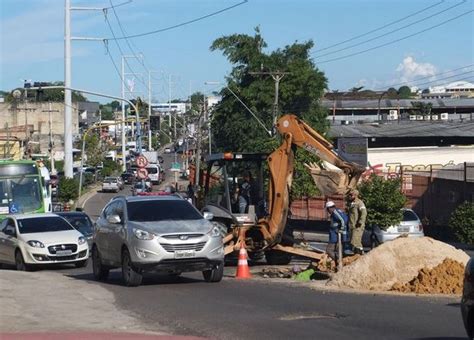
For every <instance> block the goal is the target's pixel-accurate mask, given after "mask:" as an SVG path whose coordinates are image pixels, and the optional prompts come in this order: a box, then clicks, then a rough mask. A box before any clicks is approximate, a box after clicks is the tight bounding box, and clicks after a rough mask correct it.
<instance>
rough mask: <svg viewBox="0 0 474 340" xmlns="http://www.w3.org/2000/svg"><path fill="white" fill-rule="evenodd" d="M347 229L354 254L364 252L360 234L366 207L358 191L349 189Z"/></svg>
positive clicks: (365, 216)
mask: <svg viewBox="0 0 474 340" xmlns="http://www.w3.org/2000/svg"><path fill="white" fill-rule="evenodd" d="M348 196H349V201H350V205H349V229H350V232H351V246H352V250H353V251H354V253H356V254H361V255H362V254H364V248H363V247H362V235H363V234H364V229H365V220H366V218H367V209H366V208H365V204H364V202H362V200H361V199H360V198H359V191H357V190H351V191H350V192H349V195H348Z"/></svg>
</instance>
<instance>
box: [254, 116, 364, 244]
mask: <svg viewBox="0 0 474 340" xmlns="http://www.w3.org/2000/svg"><path fill="white" fill-rule="evenodd" d="M276 127H277V129H278V131H279V132H280V134H281V135H282V144H281V145H280V147H279V148H278V149H276V150H275V151H274V152H273V153H272V154H270V156H269V157H268V165H269V171H270V185H269V197H268V203H269V205H268V208H269V212H270V214H269V216H267V217H265V218H263V219H261V220H260V221H259V224H260V225H261V226H262V227H263V228H261V230H262V231H263V233H264V237H265V240H266V241H267V243H268V245H269V246H275V245H276V244H278V243H279V242H280V240H281V237H282V234H283V231H284V229H285V225H286V220H287V216H288V210H289V205H290V204H289V197H290V188H291V183H292V179H293V169H294V152H293V148H292V147H293V146H297V147H301V148H303V149H305V150H307V151H309V152H311V153H313V154H314V155H316V156H318V157H319V158H320V159H321V160H323V161H325V162H327V163H329V164H331V165H332V166H334V167H336V168H337V169H332V170H331V169H328V168H324V166H323V167H319V166H318V165H316V164H311V165H306V166H307V167H308V168H309V170H310V171H311V175H312V177H313V180H314V181H315V183H316V186H317V187H318V188H319V190H320V191H321V193H322V194H324V195H330V194H345V193H346V191H347V190H348V189H350V188H355V186H356V185H357V182H358V180H359V178H360V176H361V175H362V173H363V172H364V170H365V169H364V168H362V167H361V166H359V165H357V164H355V163H351V162H347V161H345V160H343V159H342V158H341V157H339V156H338V155H337V153H336V152H335V151H334V150H333V146H332V145H331V143H329V142H328V141H327V140H326V139H325V138H324V137H323V136H321V135H320V134H319V133H317V132H316V131H315V130H314V129H312V128H311V127H310V126H309V125H308V124H306V123H304V122H303V121H301V120H300V119H298V118H297V117H296V116H294V115H285V116H282V117H281V118H280V119H279V120H278V122H277V126H276Z"/></svg>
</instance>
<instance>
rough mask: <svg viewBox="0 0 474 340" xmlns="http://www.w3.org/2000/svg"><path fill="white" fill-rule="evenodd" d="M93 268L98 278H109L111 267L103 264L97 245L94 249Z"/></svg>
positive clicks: (101, 279)
mask: <svg viewBox="0 0 474 340" xmlns="http://www.w3.org/2000/svg"><path fill="white" fill-rule="evenodd" d="M92 270H93V272H94V278H95V279H96V280H99V281H105V280H107V277H108V276H109V268H107V267H105V266H104V265H103V264H102V259H101V258H100V253H99V250H98V249H97V247H96V246H94V248H93V249H92Z"/></svg>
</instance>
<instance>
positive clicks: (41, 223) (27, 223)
mask: <svg viewBox="0 0 474 340" xmlns="http://www.w3.org/2000/svg"><path fill="white" fill-rule="evenodd" d="M18 230H19V232H20V234H31V233H47V232H53V231H65V230H74V229H73V228H72V227H71V226H70V225H69V223H67V222H66V221H65V220H64V219H62V218H61V217H59V216H57V217H53V216H50V217H36V218H35V217H32V218H23V219H20V220H18Z"/></svg>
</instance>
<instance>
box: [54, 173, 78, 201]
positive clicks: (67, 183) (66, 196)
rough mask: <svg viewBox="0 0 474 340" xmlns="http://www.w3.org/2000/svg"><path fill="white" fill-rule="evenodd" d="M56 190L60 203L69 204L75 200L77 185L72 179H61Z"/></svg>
mask: <svg viewBox="0 0 474 340" xmlns="http://www.w3.org/2000/svg"><path fill="white" fill-rule="evenodd" d="M58 188H59V189H58V196H59V200H60V201H61V202H69V201H70V200H75V199H76V198H77V195H78V189H79V183H78V182H77V180H76V179H74V178H66V177H61V178H60V180H59V184H58Z"/></svg>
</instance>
